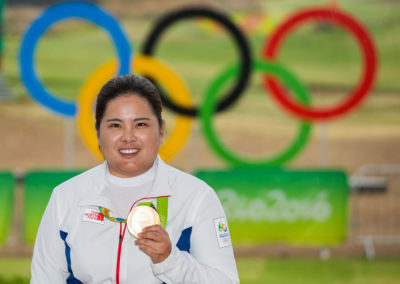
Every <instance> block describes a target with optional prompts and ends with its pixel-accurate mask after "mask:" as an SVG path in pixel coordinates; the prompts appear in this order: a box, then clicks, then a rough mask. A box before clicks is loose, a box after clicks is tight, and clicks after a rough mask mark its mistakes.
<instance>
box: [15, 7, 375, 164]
mask: <svg viewBox="0 0 400 284" xmlns="http://www.w3.org/2000/svg"><path fill="white" fill-rule="evenodd" d="M194 17H206V18H210V19H211V20H214V21H216V22H218V23H219V24H221V25H222V26H223V27H224V28H225V29H226V30H227V31H228V32H229V34H231V35H232V37H233V39H234V41H235V42H236V43H237V45H238V50H239V52H240V64H239V65H237V66H234V67H232V68H230V69H227V70H225V71H224V72H223V73H221V74H220V75H219V76H218V77H217V78H216V79H215V80H214V81H213V82H212V84H211V85H210V87H209V88H207V92H206V94H205V95H206V97H205V101H204V103H203V105H202V107H201V109H200V110H199V109H198V108H196V107H193V104H192V100H191V96H190V93H189V91H188V89H187V87H186V86H185V84H184V83H183V82H182V80H181V79H180V78H179V77H178V76H177V75H176V74H175V73H174V72H173V71H172V70H171V69H170V68H168V67H167V66H165V65H164V64H162V63H161V62H159V61H157V60H156V59H154V58H153V57H149V56H147V55H152V54H153V53H154V49H155V46H156V44H157V43H158V41H159V39H160V37H161V36H162V34H163V32H164V31H165V30H166V28H167V27H169V25H171V24H173V23H175V22H176V21H178V20H182V19H188V18H194ZM68 18H80V19H83V20H87V21H90V22H92V23H94V24H96V25H98V26H99V27H101V28H103V29H104V30H105V31H107V32H108V34H109V35H110V36H111V38H112V40H113V44H114V45H115V47H116V50H117V54H118V63H119V70H118V74H128V73H130V72H131V66H130V65H131V64H133V65H134V66H135V67H136V72H137V73H139V74H142V75H144V76H147V77H149V78H150V79H151V80H154V81H156V82H157V83H160V84H161V85H163V86H164V87H165V88H166V92H167V93H168V95H169V96H171V97H169V96H166V95H164V94H161V95H162V100H163V102H164V105H165V106H166V107H168V108H170V109H171V110H172V111H174V112H176V113H177V114H178V116H177V119H176V123H175V125H174V128H173V130H172V132H171V134H170V135H169V137H168V139H167V140H166V141H165V142H164V143H163V144H162V146H161V148H160V155H161V156H162V157H163V159H165V160H168V159H170V158H172V157H173V156H174V155H175V154H176V153H178V152H179V150H180V149H181V148H182V146H183V145H184V143H185V142H186V140H187V139H188V136H189V133H190V128H191V124H192V119H193V117H195V116H197V114H198V113H199V112H200V114H201V121H202V125H203V131H204V133H205V137H206V138H207V140H208V143H209V145H210V146H211V147H212V149H213V150H214V151H215V152H216V153H217V154H218V155H219V156H221V157H222V158H223V159H225V160H227V161H229V162H230V163H232V164H235V165H281V164H283V163H285V162H287V161H289V160H291V159H292V158H293V157H294V156H295V155H296V154H297V153H299V152H300V150H301V149H302V148H303V147H304V146H305V145H306V143H307V140H308V139H309V134H310V131H311V124H310V123H311V122H312V121H313V120H327V119H330V118H334V117H337V116H340V115H343V114H344V113H347V112H349V111H350V110H351V109H353V108H354V107H355V106H357V105H358V104H360V103H361V101H362V100H363V99H365V97H366V95H367V93H368V91H369V90H370V89H371V87H372V85H373V81H374V77H375V74H376V65H377V63H376V61H377V59H376V54H375V48H374V45H373V42H372V38H371V37H370V35H369V34H368V32H367V31H366V30H365V29H364V27H363V26H362V25H361V24H360V23H358V22H357V20H356V19H354V18H352V17H351V16H349V15H347V14H345V13H343V12H340V11H337V10H331V9H323V8H319V9H308V10H303V11H300V12H298V13H296V14H294V15H293V16H291V17H289V18H288V20H286V22H284V23H282V24H281V26H280V27H279V28H278V29H277V30H276V31H275V32H274V33H273V34H272V35H271V38H270V40H269V41H265V43H264V47H263V51H262V55H263V58H265V59H267V60H273V61H274V60H276V57H277V54H278V51H277V50H278V48H279V47H280V45H281V44H282V42H283V39H284V37H285V36H287V35H288V34H289V32H290V31H291V30H292V29H293V28H295V27H296V26H297V25H300V24H301V23H303V22H307V21H311V20H317V21H327V22H331V23H333V24H335V25H338V26H339V27H342V28H344V29H345V30H347V31H348V32H350V34H351V35H352V36H354V37H355V39H356V41H357V43H358V44H359V45H360V47H361V50H362V54H363V63H364V72H363V74H362V76H361V79H360V82H359V83H358V85H357V86H356V87H355V88H354V90H353V91H352V93H351V94H350V96H349V98H348V99H347V100H345V101H344V102H343V103H341V104H339V105H338V106H335V107H331V108H320V109H318V108H312V107H311V106H310V98H309V97H308V92H307V90H306V89H305V87H304V86H303V85H302V84H301V83H300V82H299V81H298V80H297V79H296V78H295V77H293V75H292V74H291V73H289V72H288V71H286V70H285V69H284V68H283V67H281V66H280V65H279V64H277V63H268V62H263V61H254V62H253V63H252V55H251V50H250V48H249V45H248V43H247V41H246V39H245V37H244V36H243V34H242V33H241V32H240V30H239V29H238V28H237V27H236V26H235V25H234V24H233V23H232V21H230V20H229V18H228V17H227V16H225V15H224V14H221V13H220V12H216V11H213V10H210V9H208V8H199V7H198V8H186V9H181V10H178V11H175V12H173V13H169V14H167V15H166V16H165V17H163V18H162V19H161V20H160V21H158V22H157V23H156V25H155V27H154V29H153V30H152V32H151V33H150V35H149V37H148V38H147V39H146V40H145V44H144V48H143V53H144V54H145V55H141V56H136V57H135V59H134V62H133V63H132V60H131V47H130V44H129V41H128V39H127V37H126V35H125V34H124V32H123V31H122V29H121V27H120V26H119V23H118V21H117V20H116V19H115V18H114V17H112V16H111V15H110V14H108V13H107V12H105V11H103V10H102V9H101V8H99V7H98V6H97V5H95V4H90V3H86V2H80V1H71V2H64V3H59V4H55V5H53V6H50V8H48V9H47V10H46V11H45V12H44V13H43V14H42V15H41V16H40V17H39V18H38V19H36V20H35V21H34V22H33V23H32V25H31V26H30V27H29V29H28V30H27V32H26V34H25V35H24V38H23V40H22V44H21V49H20V63H19V64H20V69H21V77H22V81H23V82H24V84H25V86H26V88H27V90H28V92H29V93H30V94H31V96H32V97H33V99H35V100H36V101H37V102H38V103H40V104H42V105H43V106H45V107H47V108H49V109H50V110H52V111H54V112H56V113H58V114H61V115H65V116H72V117H73V116H75V115H77V120H78V128H79V131H80V134H81V136H82V138H83V140H84V142H85V144H86V145H87V146H88V148H89V149H90V151H92V152H93V153H94V154H95V155H96V156H97V157H98V158H100V159H101V158H102V155H101V152H100V150H99V149H98V143H97V135H96V131H95V128H94V117H93V113H92V106H93V102H94V100H95V96H96V95H97V93H98V92H99V90H100V88H101V86H102V85H104V84H105V83H106V82H107V81H108V80H109V79H110V78H112V77H113V76H114V75H115V74H116V73H117V61H115V60H114V61H110V62H107V63H105V64H104V65H102V66H100V67H99V68H98V69H96V70H95V71H94V72H93V73H92V74H91V75H90V76H89V77H88V78H87V80H86V82H85V83H84V85H83V86H82V88H81V90H80V93H79V97H78V100H77V103H78V105H79V107H77V106H76V104H75V103H74V102H70V101H67V100H62V99H60V98H57V97H56V96H55V95H54V94H52V93H50V92H49V91H48V90H46V88H45V87H44V86H43V84H42V83H41V82H40V80H39V79H38V78H37V75H36V73H35V70H34V67H33V65H34V51H35V48H36V45H37V43H38V40H39V39H40V37H41V36H43V35H44V34H45V32H46V31H47V30H48V29H49V28H50V26H52V25H54V24H55V23H57V22H59V21H61V20H65V19H68ZM252 70H256V71H264V72H266V74H265V75H263V84H264V87H265V88H266V89H269V90H270V91H271V93H272V97H273V98H274V99H276V100H277V101H278V102H279V103H280V104H281V105H283V106H284V108H285V109H287V110H289V111H290V112H291V113H294V114H295V115H296V116H297V117H298V118H300V120H301V122H300V127H299V130H298V133H297V135H296V137H295V139H294V141H292V142H291V144H290V145H288V147H287V148H285V149H284V150H283V151H282V152H281V153H279V154H276V155H275V156H273V157H270V158H264V159H246V158H243V157H240V156H239V155H236V154H234V153H233V152H232V151H230V150H228V149H225V147H223V145H222V144H221V143H220V142H219V141H218V139H217V137H216V135H215V133H214V129H213V126H212V121H211V116H212V115H213V113H214V112H216V111H217V112H219V111H222V110H226V109H227V108H228V107H230V106H232V105H233V104H234V103H235V102H236V101H237V100H238V98H239V97H240V95H241V94H242V92H243V91H244V90H245V88H246V86H247V83H248V82H249V78H250V72H251V71H252ZM234 76H236V77H239V78H238V81H237V82H236V84H235V85H234V86H233V87H232V88H231V89H230V90H229V92H227V93H226V94H225V95H224V96H223V98H222V100H221V101H220V102H218V103H217V102H216V96H217V94H218V93H219V91H221V90H222V88H223V87H224V86H225V82H226V81H227V80H228V79H230V78H231V77H234ZM276 77H279V79H280V80H281V81H280V82H281V83H284V84H286V85H287V86H289V87H290V91H292V92H294V96H295V97H294V98H292V97H289V95H288V94H287V93H286V91H284V90H283V88H282V87H281V86H280V85H279V84H278V82H277V81H276Z"/></svg>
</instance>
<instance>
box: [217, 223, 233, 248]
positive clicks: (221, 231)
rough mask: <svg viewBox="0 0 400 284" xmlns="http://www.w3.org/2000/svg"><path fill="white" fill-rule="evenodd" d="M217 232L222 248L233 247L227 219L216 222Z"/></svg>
mask: <svg viewBox="0 0 400 284" xmlns="http://www.w3.org/2000/svg"><path fill="white" fill-rule="evenodd" d="M214 225H215V231H216V232H217V240H218V244H219V247H220V248H223V247H227V246H230V245H232V243H231V237H230V235H229V229H228V223H227V222H226V220H225V218H218V219H215V220H214Z"/></svg>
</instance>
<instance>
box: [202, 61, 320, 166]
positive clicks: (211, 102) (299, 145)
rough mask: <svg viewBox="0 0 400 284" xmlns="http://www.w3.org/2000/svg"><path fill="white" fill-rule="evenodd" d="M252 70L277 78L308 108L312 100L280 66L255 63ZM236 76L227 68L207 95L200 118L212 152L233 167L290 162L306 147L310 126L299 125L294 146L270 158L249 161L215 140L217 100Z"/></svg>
mask: <svg viewBox="0 0 400 284" xmlns="http://www.w3.org/2000/svg"><path fill="white" fill-rule="evenodd" d="M252 69H253V70H257V71H264V72H267V73H270V74H272V75H276V76H277V77H279V79H281V80H282V83H284V84H285V86H288V87H289V88H290V90H292V92H293V93H294V95H295V96H296V98H297V99H298V100H300V101H301V102H302V103H304V104H306V105H310V103H311V99H310V97H309V95H308V91H307V89H306V88H305V86H304V85H303V84H302V83H301V82H300V81H298V80H297V79H296V77H294V76H293V75H292V74H290V73H289V72H288V71H286V70H285V69H284V68H283V67H281V66H280V65H278V64H274V63H269V62H264V61H255V62H253V64H252ZM238 73H239V67H238V66H233V67H230V68H228V69H227V70H225V71H224V72H222V73H221V74H220V75H219V76H218V77H217V78H216V79H215V80H214V81H213V82H212V83H211V85H210V87H209V89H208V90H207V92H206V96H205V99H204V102H203V106H202V108H201V113H200V114H201V123H202V129H203V132H204V134H205V136H206V138H207V139H206V140H207V141H208V143H209V145H210V147H211V149H212V150H213V151H214V152H215V153H216V154H217V155H218V156H220V157H221V158H222V159H224V160H226V161H228V162H230V163H231V164H232V165H236V166H238V165H240V166H279V165H282V164H284V163H286V162H288V161H290V160H291V159H293V158H294V157H295V156H296V154H298V153H299V152H300V150H301V149H303V148H304V146H305V145H306V144H307V141H308V140H309V136H310V132H311V128H312V127H311V123H310V122H307V121H301V123H300V127H299V129H298V131H297V136H296V137H295V139H294V140H293V142H292V143H291V144H290V145H289V146H288V147H287V148H286V149H284V150H283V151H281V152H280V153H278V154H276V155H275V156H272V157H269V158H261V159H249V158H246V157H242V156H239V155H237V154H235V153H234V152H233V151H231V150H229V149H227V148H226V147H224V145H223V144H222V143H221V142H220V141H219V140H218V138H217V136H216V134H215V131H214V128H213V125H212V120H211V119H212V116H213V114H214V112H215V110H216V97H217V95H218V94H219V93H220V90H221V89H222V87H223V86H224V84H225V83H226V82H227V81H228V79H229V78H231V77H234V76H236V75H237V74H238Z"/></svg>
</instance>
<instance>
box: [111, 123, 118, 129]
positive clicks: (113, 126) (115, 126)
mask: <svg viewBox="0 0 400 284" xmlns="http://www.w3.org/2000/svg"><path fill="white" fill-rule="evenodd" d="M119 127H120V125H119V124H118V123H112V124H110V128H119Z"/></svg>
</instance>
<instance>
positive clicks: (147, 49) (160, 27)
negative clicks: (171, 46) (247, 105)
mask: <svg viewBox="0 0 400 284" xmlns="http://www.w3.org/2000/svg"><path fill="white" fill-rule="evenodd" d="M194 17H206V18H210V19H212V20H214V21H216V22H218V23H220V24H221V25H222V26H223V27H224V28H225V29H226V30H227V31H229V32H230V34H232V36H233V39H234V40H235V41H236V43H237V44H238V48H239V50H240V54H241V62H242V64H241V69H240V73H239V79H238V82H237V83H236V85H235V86H234V87H233V88H232V90H230V91H229V92H228V94H227V95H225V97H224V99H223V100H222V101H221V102H220V103H219V104H218V107H217V111H222V110H225V109H226V108H228V107H229V106H231V105H232V104H233V103H235V102H236V100H237V99H238V98H239V97H240V95H241V93H242V92H243V91H244V90H245V88H246V86H247V83H248V81H249V78H250V70H251V60H252V56H251V50H250V47H249V45H248V43H247V41H246V39H245V37H244V35H243V34H242V32H241V31H240V30H239V29H238V28H237V27H236V25H234V24H233V23H232V21H231V20H230V19H229V18H228V17H227V16H225V15H224V14H222V13H219V12H216V11H213V10H210V9H207V8H186V9H183V10H178V11H175V12H173V13H170V14H167V15H166V16H164V17H163V18H162V19H161V20H159V21H158V22H157V23H156V25H155V26H154V28H153V30H152V32H151V33H150V35H149V36H148V38H147V40H146V41H145V44H144V48H143V54H147V55H152V54H153V52H154V48H155V45H156V44H157V42H158V40H159V39H160V36H161V35H162V33H163V32H164V31H165V30H166V28H167V27H168V26H169V25H171V24H173V23H174V22H176V21H179V20H182V19H188V18H194ZM161 98H162V101H163V104H164V105H165V106H166V107H168V108H169V109H171V110H173V111H174V112H177V113H180V114H184V115H189V116H197V113H198V111H199V110H198V108H196V107H185V106H181V105H178V104H175V103H174V102H173V101H171V100H170V99H169V98H168V96H166V95H164V94H163V93H162V92H161Z"/></svg>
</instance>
